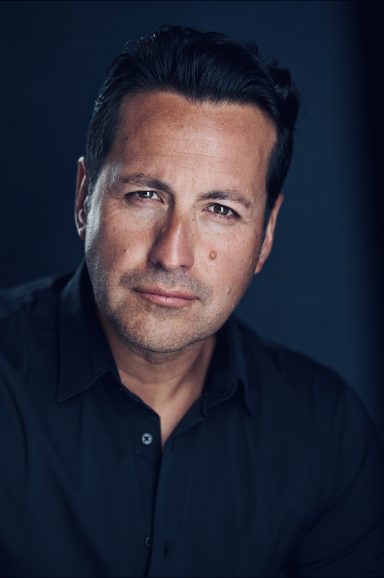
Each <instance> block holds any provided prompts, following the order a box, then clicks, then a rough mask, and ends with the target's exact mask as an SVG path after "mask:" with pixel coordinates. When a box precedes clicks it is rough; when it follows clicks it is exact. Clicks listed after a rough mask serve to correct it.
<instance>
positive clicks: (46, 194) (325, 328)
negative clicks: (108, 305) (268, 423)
mask: <svg viewBox="0 0 384 578" xmlns="http://www.w3.org/2000/svg"><path fill="white" fill-rule="evenodd" d="M362 4H363V3H361V4H360V3H357V4H356V3H352V2H241V1H237V2H208V1H207V2H113V1H109V2H2V3H1V4H0V58H1V92H0V107H1V109H0V110H1V119H2V122H1V124H2V128H1V135H0V137H1V144H0V153H1V171H0V178H1V182H0V187H1V188H0V224H1V227H0V235H1V239H0V259H1V265H2V266H1V276H0V286H2V287H5V286H9V285H13V284H16V283H19V282H24V281H27V280H29V279H31V278H34V277H37V276H43V275H52V274H59V273H62V272H67V271H69V270H72V269H74V268H75V267H76V265H77V263H78V261H79V259H80V258H81V256H82V244H81V243H80V241H79V240H78V239H77V236H76V233H75V228H74V225H73V217H72V215H73V196H74V184H75V168H76V160H77V158H78V156H80V155H81V154H82V153H83V151H84V138H85V132H86V128H87V124H88V121H89V117H90V113H91V109H92V104H93V100H94V98H95V96H96V92H97V89H98V87H99V85H100V84H101V82H102V80H103V77H104V75H105V71H106V69H107V66H108V65H109V63H110V61H111V60H112V58H113V57H114V56H115V55H116V54H117V53H118V52H119V51H120V50H121V48H122V46H123V44H124V42H125V41H126V40H127V39H132V38H136V37H137V36H140V35H146V34H148V33H151V32H153V31H154V30H155V29H156V28H158V27H159V26H160V25H161V24H183V25H188V26H192V27H196V28H200V29H202V30H218V31H222V32H225V33H227V34H229V35H231V36H233V37H235V38H237V39H241V40H253V41H255V42H256V43H258V44H259V46H260V48H261V50H262V52H263V54H264V55H266V56H273V57H277V58H278V60H279V61H280V62H281V63H282V64H284V65H286V66H287V67H288V68H289V69H290V70H291V72H292V74H293V77H294V79H295V81H296V83H297V85H298V87H299V89H300V91H301V94H302V100H303V105H302V111H301V116H300V120H299V122H298V126H297V137H296V148H295V154H294V160H293V164H292V168H291V171H290V174H289V176H288V179H287V182H286V186H285V190H284V192H285V197H286V200H285V203H284V206H283V210H282V213H281V217H280V222H279V223H278V225H279V226H278V231H277V237H276V242H275V247H274V251H273V253H272V256H271V258H270V261H269V262H268V263H267V266H266V268H265V270H264V271H263V273H262V274H261V275H260V276H258V277H257V278H256V279H255V281H254V283H253V285H252V287H251V289H250V290H249V291H248V293H247V295H246V297H245V298H244V301H243V303H242V304H241V306H240V308H239V315H240V316H241V317H242V318H244V319H245V320H246V321H248V323H249V324H251V325H252V326H253V327H254V328H255V329H256V330H257V331H258V332H259V333H260V334H261V335H263V336H265V337H267V338H270V339H273V340H275V341H279V342H281V343H283V344H286V345H289V346H290V347H293V348H295V349H298V350H301V351H303V352H305V353H307V354H308V355H310V356H312V357H314V358H315V359H317V360H319V361H322V362H324V363H326V364H328V365H331V366H332V367H334V368H335V369H337V370H338V371H339V372H340V373H341V375H342V376H343V377H344V378H345V379H346V380H347V381H348V382H349V383H350V384H351V385H352V386H353V387H354V388H355V389H356V390H358V392H359V393H360V395H361V397H362V398H363V399H364V401H365V402H366V405H367V406H368V408H369V410H370V412H371V414H372V415H373V417H374V419H375V421H376V423H377V425H378V426H379V428H381V429H382V432H383V433H384V427H383V421H382V418H383V414H382V406H383V393H382V381H383V362H382V344H383V341H382V336H383V333H382V326H383V323H382V321H383V315H382V308H381V291H382V280H381V277H380V275H379V271H380V270H381V268H382V255H381V253H380V251H379V247H380V242H381V240H382V234H381V229H380V221H379V216H380V212H381V209H382V205H381V199H380V190H379V189H380V186H381V174H380V173H381V171H380V169H379V164H380V162H381V158H380V156H381V154H379V153H378V150H379V145H380V144H381V132H382V128H383V121H382V115H380V114H379V108H377V105H378V104H380V98H381V96H380V95H382V92H381V93H380V90H382V87H381V86H379V85H378V84H377V82H378V80H379V77H380V75H381V73H380V70H382V69H383V67H382V66H383V63H382V53H379V40H378V39H379V25H378V24H377V22H378V21H379V14H378V11H376V12H375V10H373V11H372V9H371V6H370V8H369V10H368V9H364V7H363V6H362ZM376 19H377V20H376Z"/></svg>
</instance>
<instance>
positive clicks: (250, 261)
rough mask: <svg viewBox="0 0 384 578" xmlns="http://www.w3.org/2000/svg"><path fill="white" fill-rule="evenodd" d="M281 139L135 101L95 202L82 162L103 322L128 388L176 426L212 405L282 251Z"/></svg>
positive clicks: (79, 200)
mask: <svg viewBox="0 0 384 578" xmlns="http://www.w3.org/2000/svg"><path fill="white" fill-rule="evenodd" d="M275 139H276V130H275V127H274V125H273V123H272V122H271V121H270V120H269V119H268V118H267V117H266V115H265V114H264V113H263V112H262V111H260V110H259V109H258V108H257V107H254V106H251V105H240V104H233V103H220V104H214V103H209V102H205V103H194V102H190V101H188V100H187V99H185V98H184V97H182V96H180V95H177V94H172V93H167V92H149V93H141V94H136V95H133V96H128V97H126V98H125V100H124V101H123V103H122V106H121V110H120V123H119V128H118V130H117V133H116V135H115V140H114V144H113V147H112V149H111V151H110V153H109V155H108V158H107V159H106V162H105V163H104V165H103V168H102V170H101V172H100V174H99V177H98V179H97V182H96V185H95V188H94V191H93V192H92V195H91V196H89V195H88V196H87V190H88V186H87V171H86V166H85V164H84V160H83V159H80V160H79V165H78V179H77V192H76V204H75V218H76V225H77V230H78V233H79V235H80V237H81V238H82V239H83V240H84V241H85V255H86V262H87V266H88V270H89V273H90V277H91V282H92V286H93V289H94V293H95V299H96V304H97V307H98V311H99V316H100V321H101V323H102V326H103V328H104V331H105V333H106V335H107V338H108V340H109V343H110V345H111V349H112V352H113V354H114V356H115V360H116V363H117V366H118V369H119V372H120V376H121V378H122V381H123V383H125V384H126V385H127V387H129V389H131V390H133V391H135V392H136V393H138V394H139V395H140V396H141V397H142V399H143V400H145V401H146V403H148V404H149V405H150V406H151V407H153V408H155V409H156V411H158V412H159V413H160V415H161V414H162V413H163V416H164V422H166V421H167V420H166V417H165V416H166V414H167V413H169V412H170V409H169V408H171V407H172V404H173V406H174V407H173V414H176V417H175V418H174V420H173V421H175V420H176V422H177V420H178V419H179V418H180V416H181V415H182V414H183V413H185V411H186V409H187V408H188V407H189V406H190V405H191V403H193V401H194V399H196V397H198V395H199V394H200V392H201V388H202V385H203V382H204V377H205V373H206V370H207V367H208V364H209V360H210V357H211V354H212V351H213V347H214V339H215V338H214V336H215V333H216V332H217V330H218V329H219V328H220V327H221V326H222V325H223V323H224V322H225V320H226V319H227V318H228V317H229V315H230V314H231V313H232V311H233V309H234V308H235V307H236V305H237V304H238V302H239V301H240V299H241V297H242V296H243V294H244V292H245V290H246V288H247V287H248V285H249V283H250V282H251V280H252V277H253V275H254V273H258V272H259V271H261V269H262V267H263V264H264V262H265V261H266V259H267V258H268V255H269V253H270V250H271V248H272V242H273V235H274V228H275V223H276V218H277V214H278V211H279V208H280V205H281V202H282V196H281V195H280V196H279V198H278V200H277V202H276V204H275V207H274V209H273V210H272V213H271V216H270V219H269V222H268V225H267V229H266V232H265V235H264V234H263V220H264V209H265V204H266V189H265V183H266V173H267V163H268V159H269V155H270V153H271V150H272V148H273V145H274V142H275ZM160 368H161V369H160ZM177 400H179V403H178V404H177V403H176V401H177ZM178 407H179V409H177V408H178ZM170 421H172V420H170ZM173 425H174V424H173ZM173 425H172V424H171V425H170V426H169V427H168V430H169V431H170V429H171V428H172V427H173ZM168 433H169V432H168ZM165 437H166V434H165Z"/></svg>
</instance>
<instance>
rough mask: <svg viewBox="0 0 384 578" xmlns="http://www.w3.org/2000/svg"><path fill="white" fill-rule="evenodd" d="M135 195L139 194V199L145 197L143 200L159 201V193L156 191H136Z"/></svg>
mask: <svg viewBox="0 0 384 578" xmlns="http://www.w3.org/2000/svg"><path fill="white" fill-rule="evenodd" d="M133 194H134V195H137V196H138V197H139V199H143V200H147V199H148V200H149V201H151V200H155V201H158V200H160V199H159V196H158V195H157V193H155V191H136V192H135V193H133Z"/></svg>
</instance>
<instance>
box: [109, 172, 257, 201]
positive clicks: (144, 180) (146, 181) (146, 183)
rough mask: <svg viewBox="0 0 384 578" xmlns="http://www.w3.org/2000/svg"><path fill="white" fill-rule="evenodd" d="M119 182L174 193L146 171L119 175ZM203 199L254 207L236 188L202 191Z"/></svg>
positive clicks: (165, 184) (201, 197)
mask: <svg viewBox="0 0 384 578" xmlns="http://www.w3.org/2000/svg"><path fill="white" fill-rule="evenodd" d="M117 181H118V182H119V183H122V184H125V185H136V186H139V187H148V188H150V189H157V190H158V191H164V192H165V193H168V194H171V195H172V194H174V190H173V189H172V187H170V186H169V185H168V184H167V183H165V182H164V181H161V180H159V179H155V178H153V177H151V176H149V175H145V174H144V173H132V174H130V175H124V176H119V177H117ZM199 198H200V199H201V200H203V201H205V200H215V201H232V202H234V203H239V204H240V205H243V207H245V208H246V209H249V208H250V207H252V204H253V203H252V202H251V201H250V200H249V199H247V198H246V197H245V196H244V195H242V194H241V193H239V192H238V191H236V190H232V189H230V190H224V191H208V192H207V193H202V194H201V195H200V197H199Z"/></svg>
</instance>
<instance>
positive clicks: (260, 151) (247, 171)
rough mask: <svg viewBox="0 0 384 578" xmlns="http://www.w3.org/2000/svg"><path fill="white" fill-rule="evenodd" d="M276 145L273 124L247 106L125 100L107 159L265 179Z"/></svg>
mask: <svg viewBox="0 0 384 578" xmlns="http://www.w3.org/2000/svg"><path fill="white" fill-rule="evenodd" d="M275 141H276V129H275V126H274V124H273V122H272V121H271V120H270V119H269V118H268V117H267V115H266V114H265V113H264V112H263V111H261V110H260V109H259V108H257V107H256V106H253V105H249V104H245V105H243V104H237V103H227V102H221V103H212V102H207V101H205V102H193V101H190V100H187V99H186V98H185V97H183V96H181V95H178V94H174V93H169V92H147V93H139V94H135V95H129V96H127V97H125V99H124V100H123V102H122V104H121V108H120V114H119V123H118V128H117V131H116V135H115V139H114V143H113V147H112V150H111V153H110V157H113V160H114V161H117V163H118V164H119V165H121V164H122V165H127V164H129V165H131V164H135V165H141V167H139V166H137V167H136V168H137V169H139V168H141V169H146V168H147V165H148V164H150V165H151V164H155V165H157V166H158V167H159V166H160V165H161V163H162V161H164V162H165V163H167V162H169V161H172V162H171V166H172V167H173V168H175V167H176V168H182V169H185V170H192V171H194V172H196V170H197V169H198V170H199V171H203V172H204V171H210V169H212V171H213V172H215V171H216V173H217V172H220V173H221V174H223V176H224V175H227V176H229V177H230V176H231V175H232V176H233V177H234V178H235V179H238V178H239V177H240V176H242V177H244V178H248V177H249V178H252V179H255V178H260V179H263V178H264V177H265V172H266V169H267V164H268V159H269V156H270V153H271V150H272V148H273V145H274V143H275Z"/></svg>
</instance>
